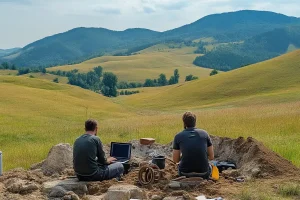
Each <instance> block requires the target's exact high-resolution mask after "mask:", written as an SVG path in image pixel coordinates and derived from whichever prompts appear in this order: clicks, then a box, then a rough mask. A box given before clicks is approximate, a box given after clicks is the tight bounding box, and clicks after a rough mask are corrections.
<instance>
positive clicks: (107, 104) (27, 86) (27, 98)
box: [0, 76, 129, 169]
mask: <svg viewBox="0 0 300 200" xmlns="http://www.w3.org/2000/svg"><path fill="white" fill-rule="evenodd" d="M0 107H1V109H0V147H1V151H2V152H3V158H4V169H10V168H13V167H20V166H23V167H28V166H29V165H30V164H32V163H34V162H39V161H41V160H42V159H43V158H44V157H45V156H46V154H47V152H48V150H49V148H50V147H51V145H54V144H57V143H60V142H71V143H72V142H73V141H74V139H75V138H76V137H77V136H78V135H80V134H81V133H82V132H83V131H84V130H83V122H84V120H86V118H89V117H93V118H97V119H98V120H99V121H100V122H101V123H102V121H103V120H105V119H111V118H116V119H118V118H124V117H128V115H129V114H128V112H127V111H126V110H124V109H123V108H122V107H121V106H118V105H116V104H114V103H112V102H111V101H110V100H109V99H107V98H105V97H103V96H102V95H99V94H96V93H93V92H90V91H87V90H83V89H80V88H77V87H73V86H69V85H63V84H56V83H52V82H49V81H46V80H40V79H37V78H26V77H12V76H0ZM109 137H110V136H109V135H107V136H103V140H104V141H107V138H109Z"/></svg>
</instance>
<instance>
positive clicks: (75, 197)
mask: <svg viewBox="0 0 300 200" xmlns="http://www.w3.org/2000/svg"><path fill="white" fill-rule="evenodd" d="M67 195H70V196H71V200H80V198H79V196H78V195H77V194H75V193H74V192H72V191H70V192H67Z"/></svg>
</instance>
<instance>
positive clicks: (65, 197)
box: [63, 195, 72, 200]
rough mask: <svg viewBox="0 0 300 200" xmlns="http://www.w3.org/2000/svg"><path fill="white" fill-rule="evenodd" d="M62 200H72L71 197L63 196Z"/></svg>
mask: <svg viewBox="0 0 300 200" xmlns="http://www.w3.org/2000/svg"><path fill="white" fill-rule="evenodd" d="M63 200H72V196H71V195H65V196H64V198H63Z"/></svg>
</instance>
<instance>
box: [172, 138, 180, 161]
mask: <svg viewBox="0 0 300 200" xmlns="http://www.w3.org/2000/svg"><path fill="white" fill-rule="evenodd" d="M173 161H174V162H175V163H179V162H180V145H179V142H178V136H177V135H176V136H175V138H174V142H173Z"/></svg>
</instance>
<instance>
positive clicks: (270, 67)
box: [124, 50, 300, 110]
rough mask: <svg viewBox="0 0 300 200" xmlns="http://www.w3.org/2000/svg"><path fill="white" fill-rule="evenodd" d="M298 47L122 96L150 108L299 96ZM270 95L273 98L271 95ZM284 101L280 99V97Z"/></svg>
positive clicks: (299, 67)
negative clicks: (199, 77) (212, 73)
mask: <svg viewBox="0 0 300 200" xmlns="http://www.w3.org/2000/svg"><path fill="white" fill-rule="evenodd" d="M299 74H300V50H297V51H294V52H291V53H289V54H285V55H283V56H280V57H277V58H274V59H272V60H268V61H265V62H262V63H258V64H255V65H251V66H247V67H244V68H241V69H237V70H234V71H230V72H226V73H222V74H218V75H216V76H212V77H208V78H205V79H202V80H197V81H193V82H191V83H185V84H180V85H176V86H169V87H167V88H166V89H164V90H159V92H157V93H156V95H149V94H147V93H148V92H145V93H140V94H137V95H133V96H130V97H127V98H124V101H125V104H130V105H132V106H134V107H136V106H138V107H143V108H150V109H168V110H169V109H173V108H176V109H180V108H186V107H191V108H193V107H202V106H207V105H210V104H211V105H214V104H220V105H222V104H228V103H229V104H230V102H234V101H238V102H240V103H241V102H242V101H246V100H247V99H249V98H256V97H261V98H262V99H263V97H264V96H267V97H270V98H269V99H268V100H270V101H272V100H274V102H276V101H277V100H278V98H277V97H276V95H278V96H284V95H285V96H284V97H283V98H286V99H287V100H289V98H290V99H291V100H297V99H299V98H300V93H299V91H300V80H299ZM273 97H274V98H273ZM281 100H282V101H284V100H283V99H281Z"/></svg>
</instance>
